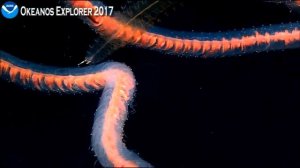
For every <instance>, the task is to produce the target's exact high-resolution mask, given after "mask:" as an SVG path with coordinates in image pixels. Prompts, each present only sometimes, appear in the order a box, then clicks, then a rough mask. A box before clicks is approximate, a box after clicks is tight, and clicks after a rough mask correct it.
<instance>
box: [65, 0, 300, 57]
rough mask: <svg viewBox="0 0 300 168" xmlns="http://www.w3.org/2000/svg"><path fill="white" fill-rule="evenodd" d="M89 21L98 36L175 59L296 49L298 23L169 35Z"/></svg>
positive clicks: (103, 20) (111, 22)
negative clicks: (172, 56) (162, 53)
mask: <svg viewBox="0 0 300 168" xmlns="http://www.w3.org/2000/svg"><path fill="white" fill-rule="evenodd" d="M298 2H299V1H297V3H298ZM71 4H72V6H73V7H77V8H82V7H89V8H93V3H92V2H89V1H71ZM89 20H90V25H91V26H92V28H94V29H95V30H96V31H97V32H98V33H99V34H100V35H103V36H108V37H110V38H112V39H117V40H120V41H122V42H124V43H127V44H131V45H136V46H139V47H144V48H150V49H154V50H160V51H165V52H166V53H170V54H176V55H188V56H189V55H191V56H204V57H207V56H213V57H214V56H228V55H240V54H244V53H251V52H261V51H265V50H278V49H286V48H294V47H299V46H300V44H299V43H300V30H299V27H300V24H299V23H291V24H281V25H274V26H270V27H261V28H257V29H246V30H243V31H239V32H237V31H236V32H224V33H211V34H205V33H187V32H176V31H173V32H172V31H171V30H163V29H160V28H155V27H154V28H153V30H152V31H146V30H144V29H141V28H138V27H134V26H132V25H128V24H125V23H124V22H122V21H120V20H118V19H117V18H115V17H111V16H90V17H89ZM167 32H168V33H167ZM169 32H171V33H169Z"/></svg>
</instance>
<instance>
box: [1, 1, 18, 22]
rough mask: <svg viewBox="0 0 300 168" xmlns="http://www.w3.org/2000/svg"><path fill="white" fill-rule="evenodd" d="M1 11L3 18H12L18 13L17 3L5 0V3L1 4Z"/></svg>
mask: <svg viewBox="0 0 300 168" xmlns="http://www.w3.org/2000/svg"><path fill="white" fill-rule="evenodd" d="M1 13H2V15H3V16H4V17H5V18H7V19H13V18H15V17H16V16H17V15H18V13H19V8H18V5H17V4H15V3H14V2H11V1H7V2H5V4H3V5H2V7H1Z"/></svg>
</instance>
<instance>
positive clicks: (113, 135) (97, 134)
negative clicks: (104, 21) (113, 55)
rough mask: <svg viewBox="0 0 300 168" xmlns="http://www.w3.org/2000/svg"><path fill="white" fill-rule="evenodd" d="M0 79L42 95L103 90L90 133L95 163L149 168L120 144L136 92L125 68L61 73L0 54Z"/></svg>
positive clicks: (104, 66)
mask: <svg viewBox="0 0 300 168" xmlns="http://www.w3.org/2000/svg"><path fill="white" fill-rule="evenodd" d="M0 76H1V77H2V78H5V79H8V80H10V81H12V82H16V83H19V84H20V85H24V86H25V87H31V88H33V89H37V90H42V91H43V90H45V91H54V92H60V93H76V92H92V91H97V90H100V89H104V90H103V93H102V97H101V101H100V105H99V107H98V109H97V111H96V115H95V122H94V126H93V132H92V146H93V150H94V152H95V153H96V155H97V157H98V160H100V162H101V164H102V165H103V166H110V167H112V166H114V167H139V166H150V165H149V164H148V163H146V162H145V161H143V160H142V159H140V158H139V157H138V156H136V155H133V154H132V153H131V152H130V151H128V150H127V149H126V147H125V144H123V143H122V132H123V124H124V121H125V119H126V116H127V104H128V101H130V99H131V98H132V95H133V92H134V90H135V79H134V76H133V74H132V72H131V70H130V68H128V67H127V66H125V65H123V64H120V63H113V62H111V63H103V64H99V65H96V66H89V67H84V68H64V69H62V68H54V67H46V66H39V65H35V64H32V63H29V62H25V61H21V60H18V59H17V58H14V57H13V56H11V55H9V54H7V53H5V52H2V51H0ZM133 156H134V157H133Z"/></svg>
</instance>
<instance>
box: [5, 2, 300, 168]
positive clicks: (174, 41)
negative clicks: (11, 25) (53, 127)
mask: <svg viewBox="0 0 300 168" xmlns="http://www.w3.org/2000/svg"><path fill="white" fill-rule="evenodd" d="M70 3H71V5H72V6H73V7H77V8H91V7H93V6H94V4H93V3H92V2H90V1H82V0H80V1H76V0H72V1H71V2H70ZM98 3H102V2H98ZM295 4H298V5H299V1H295ZM88 21H89V22H90V25H91V26H92V28H94V29H95V30H96V31H97V32H98V33H99V34H100V35H102V36H106V37H109V39H110V38H111V39H114V40H120V41H122V42H124V43H127V44H131V45H135V46H137V47H143V48H148V49H154V50H159V51H163V52H165V53H170V54H174V55H188V56H190V55H191V56H199V57H201V56H202V57H208V56H212V57H217V56H230V55H240V54H243V53H251V52H261V51H265V50H279V49H285V48H295V47H300V30H299V27H300V23H290V24H281V25H274V26H270V27H261V28H257V29H246V30H242V31H235V32H224V33H189V32H175V31H170V30H165V29H162V28H157V27H154V28H152V29H151V30H149V31H147V30H145V29H142V28H138V27H134V26H132V25H130V24H126V23H125V22H122V21H120V20H118V19H117V18H114V17H109V16H90V17H89V18H88ZM0 76H1V77H2V78H4V79H7V80H9V81H12V82H15V83H18V84H20V85H22V86H24V87H30V88H32V89H36V90H39V91H51V92H59V93H78V92H80V93H81V92H94V91H98V90H103V92H102V96H101V100H100V103H99V106H98V108H97V110H96V114H95V119H94V125H93V131H92V147H93V150H94V152H95V154H96V156H97V158H98V160H99V161H100V163H101V164H102V165H103V166H105V167H112V166H113V167H151V165H150V164H149V163H147V162H146V161H144V160H142V159H141V158H140V157H139V156H137V155H136V154H135V153H133V152H131V151H129V150H128V149H127V148H126V146H125V144H124V143H123V142H122V134H123V126H124V122H125V120H126V117H127V104H128V103H129V101H130V100H132V97H133V93H134V90H135V79H134V76H133V74H132V72H131V70H130V68H128V67H127V66H125V65H123V64H120V63H114V62H109V63H102V64H99V65H91V66H88V67H83V68H55V67H47V66H40V65H37V64H32V63H29V62H26V61H22V60H19V59H17V58H15V57H13V56H11V55H10V54H8V53H5V52H3V51H0Z"/></svg>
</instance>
